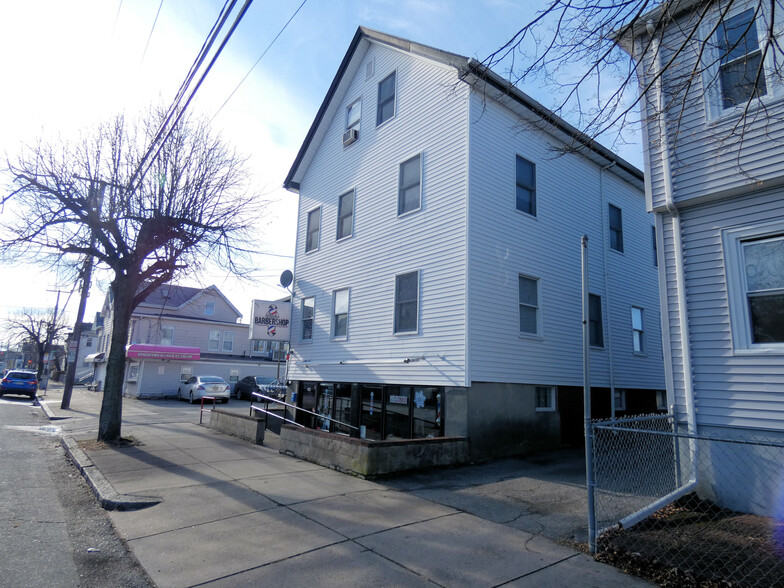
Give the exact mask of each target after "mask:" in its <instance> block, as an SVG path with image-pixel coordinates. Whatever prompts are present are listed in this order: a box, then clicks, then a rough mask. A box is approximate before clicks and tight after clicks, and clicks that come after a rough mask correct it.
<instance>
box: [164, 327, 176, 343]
mask: <svg viewBox="0 0 784 588" xmlns="http://www.w3.org/2000/svg"><path fill="white" fill-rule="evenodd" d="M166 331H171V335H170V336H169V337H168V341H169V342H168V343H164V341H165V340H167V337H166V336H165V335H164V333H165V332H166ZM161 345H174V327H168V326H166V327H164V326H162V327H161Z"/></svg>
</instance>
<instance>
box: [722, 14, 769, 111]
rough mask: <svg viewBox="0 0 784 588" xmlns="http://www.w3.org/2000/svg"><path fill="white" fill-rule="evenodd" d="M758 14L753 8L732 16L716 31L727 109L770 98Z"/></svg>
mask: <svg viewBox="0 0 784 588" xmlns="http://www.w3.org/2000/svg"><path fill="white" fill-rule="evenodd" d="M754 12H755V9H754V8H750V9H748V10H744V11H743V12H741V13H738V14H735V15H734V16H730V17H729V18H726V19H724V20H723V21H722V22H721V23H719V27H718V30H717V31H716V37H717V38H716V44H717V46H718V50H719V84H720V86H721V106H722V108H723V109H727V108H734V107H735V106H738V105H739V104H745V103H746V102H748V101H749V100H750V99H751V98H752V97H759V96H765V95H766V94H767V87H766V84H765V70H764V68H763V63H762V51H761V50H760V46H759V42H758V38H757V23H756V20H755V18H754Z"/></svg>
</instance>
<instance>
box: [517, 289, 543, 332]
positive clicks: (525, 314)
mask: <svg viewBox="0 0 784 588" xmlns="http://www.w3.org/2000/svg"><path fill="white" fill-rule="evenodd" d="M517 284H518V285H517V299H518V304H519V312H520V333H522V334H526V335H538V334H539V280H537V279H536V278H529V277H528V276H518V280H517Z"/></svg>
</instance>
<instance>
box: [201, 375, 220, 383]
mask: <svg viewBox="0 0 784 588" xmlns="http://www.w3.org/2000/svg"><path fill="white" fill-rule="evenodd" d="M200 379H201V381H202V382H204V383H205V384H220V383H224V384H225V383H226V381H225V380H224V379H223V378H218V377H216V376H202V377H201V378H200Z"/></svg>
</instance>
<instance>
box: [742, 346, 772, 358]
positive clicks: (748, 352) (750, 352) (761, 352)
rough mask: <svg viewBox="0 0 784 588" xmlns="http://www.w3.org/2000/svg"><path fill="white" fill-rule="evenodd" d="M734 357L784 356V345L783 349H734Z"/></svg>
mask: <svg viewBox="0 0 784 588" xmlns="http://www.w3.org/2000/svg"><path fill="white" fill-rule="evenodd" d="M733 355H737V356H739V357H743V356H765V355H784V345H783V346H781V347H748V348H746V347H744V348H740V349H733Z"/></svg>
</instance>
